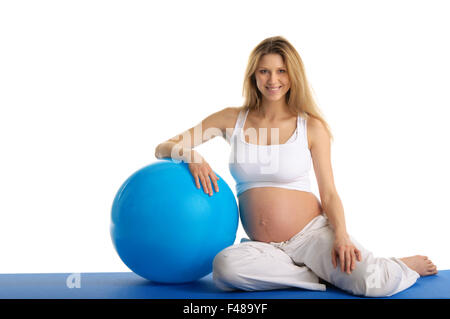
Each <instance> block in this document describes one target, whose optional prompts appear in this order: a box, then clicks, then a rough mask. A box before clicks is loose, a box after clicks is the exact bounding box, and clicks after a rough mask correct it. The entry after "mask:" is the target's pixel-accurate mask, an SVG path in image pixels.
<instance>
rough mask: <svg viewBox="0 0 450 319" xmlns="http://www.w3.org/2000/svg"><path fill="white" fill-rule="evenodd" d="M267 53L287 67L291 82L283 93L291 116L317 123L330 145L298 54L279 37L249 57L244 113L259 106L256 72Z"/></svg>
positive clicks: (261, 45) (254, 51) (262, 42)
mask: <svg viewBox="0 0 450 319" xmlns="http://www.w3.org/2000/svg"><path fill="white" fill-rule="evenodd" d="M269 53H277V54H280V55H281V57H282V58H283V62H284V63H285V64H286V68H287V72H288V75H289V80H290V84H291V85H290V89H289V91H288V92H287V93H286V95H285V97H286V104H287V105H288V108H289V111H290V112H291V113H292V114H296V115H300V116H303V117H304V118H305V119H309V118H310V117H313V118H316V119H318V120H319V121H320V122H322V124H323V125H324V127H325V129H326V131H327V133H328V135H329V136H330V140H331V141H333V134H332V133H331V129H330V127H329V125H328V123H327V121H325V119H324V116H323V114H322V112H321V110H320V109H319V107H318V106H317V104H316V102H315V100H314V97H313V93H312V92H313V91H312V88H311V86H310V84H309V82H308V80H307V78H306V74H305V68H304V66H303V61H302V59H301V58H300V55H299V54H298V52H297V50H296V49H295V48H294V46H293V45H292V44H291V43H289V41H288V40H286V39H285V38H284V37H282V36H274V37H270V38H267V39H264V40H263V41H261V42H260V43H259V44H258V45H257V46H256V47H255V48H254V49H253V50H252V52H251V53H250V57H249V59H248V64H247V69H246V70H245V77H244V85H243V91H242V95H243V97H244V99H245V100H244V104H243V106H242V108H243V109H245V110H247V109H255V110H257V111H259V109H260V106H261V92H260V91H259V89H258V88H257V86H256V78H255V70H256V67H257V66H258V63H259V61H260V59H261V58H262V57H263V56H264V55H265V54H269Z"/></svg>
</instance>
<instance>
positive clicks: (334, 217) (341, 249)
mask: <svg viewBox="0 0 450 319" xmlns="http://www.w3.org/2000/svg"><path fill="white" fill-rule="evenodd" d="M322 208H323V211H324V213H325V214H326V215H327V217H328V221H329V222H330V224H331V226H332V228H333V230H334V235H335V236H334V244H333V249H332V251H331V260H332V262H333V266H334V268H336V267H337V259H338V258H339V263H340V266H341V271H342V272H344V271H345V272H347V273H348V274H350V273H351V272H352V271H353V270H355V267H356V261H361V252H360V251H359V249H358V248H356V247H355V245H354V244H353V243H352V241H351V240H350V237H349V236H348V233H347V229H346V226H345V217H344V208H343V206H342V202H341V199H340V198H339V195H338V194H337V193H336V194H334V195H332V196H330V197H328V199H327V200H326V201H325V202H324V203H322Z"/></svg>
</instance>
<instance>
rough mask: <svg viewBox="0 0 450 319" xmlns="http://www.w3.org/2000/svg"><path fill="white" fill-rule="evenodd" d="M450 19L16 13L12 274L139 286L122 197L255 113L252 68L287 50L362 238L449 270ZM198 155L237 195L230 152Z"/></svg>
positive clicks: (395, 4)
mask: <svg viewBox="0 0 450 319" xmlns="http://www.w3.org/2000/svg"><path fill="white" fill-rule="evenodd" d="M446 5H448V2H446V1H430V0H426V1H425V0H423V1H410V0H409V1H392V0H390V1H360V0H358V1H342V0H341V1H279V0H277V1H262V0H258V1H230V0H227V1H220V2H219V1H192V0H190V1H2V2H1V3H0V107H1V111H0V112H1V113H0V133H1V135H0V136H1V137H0V138H1V140H0V143H1V144H0V147H1V155H0V156H1V157H0V160H1V165H0V196H1V200H0V272H1V273H21V272H30V273H37V272H109V271H128V268H127V267H126V266H125V265H124V264H123V263H122V262H121V260H120V259H119V257H118V255H117V254H116V252H115V251H114V248H113V246H112V242H111V238H110V234H109V222H110V210H111V204H112V200H113V198H114V195H115V193H116V191H117V190H118V188H119V187H120V185H121V184H122V182H123V181H124V180H125V179H126V178H127V177H128V176H129V175H130V174H131V173H133V172H134V171H136V170H137V169H139V168H141V167H143V166H145V165H147V164H149V163H151V162H154V161H156V158H155V157H154V150H155V147H156V146H157V145H158V144H159V143H161V142H163V141H164V140H166V139H168V138H170V137H172V136H174V135H176V134H178V133H180V132H182V131H184V130H186V129H188V128H190V127H192V126H194V125H196V124H198V123H199V122H200V121H201V120H202V119H203V118H204V117H206V116H208V115H209V114H211V113H213V112H216V111H218V110H220V109H222V108H224V107H226V106H237V105H240V104H241V103H242V101H243V98H242V82H243V75H244V70H245V67H246V63H247V59H248V56H249V54H250V51H251V50H252V49H253V48H254V47H255V46H256V45H257V44H258V43H259V42H260V41H261V40H263V39H264V38H266V37H269V36H274V35H282V36H284V37H286V38H287V39H288V40H289V41H290V42H291V43H292V44H293V45H294V46H295V47H296V48H297V50H298V51H299V53H300V55H301V56H302V58H303V61H304V63H305V66H306V72H307V75H308V76H309V79H310V81H311V84H312V86H313V88H314V91H315V94H316V96H317V100H318V103H319V106H320V107H321V109H322V110H323V112H324V114H325V116H326V119H327V120H328V122H329V123H330V126H331V128H332V130H333V133H334V135H335V143H334V144H333V146H332V162H333V171H334V177H335V182H336V186H337V189H338V193H339V195H340V196H341V199H342V202H343V205H344V210H345V216H346V221H347V227H348V231H349V233H350V234H351V235H353V236H354V237H355V238H357V239H358V240H359V242H361V244H363V245H364V246H366V248H368V249H370V250H372V251H373V252H374V253H375V254H376V255H382V256H386V257H387V256H396V257H404V256H409V255H414V254H423V255H427V256H429V257H430V259H432V260H433V261H434V263H435V264H436V265H437V266H438V269H448V268H450V255H449V253H448V249H447V244H448V243H449V242H450V231H449V223H450V217H449V216H450V208H449V206H447V202H446V198H448V189H449V186H448V180H449V179H450V169H449V166H448V163H449V162H450V152H449V147H448V145H449V142H448V139H449V137H450V128H449V125H448V116H449V115H450V111H449V108H450V96H449V94H448V92H449V91H448V90H449V84H450V80H449V74H450V62H449V59H448V57H449V56H450V45H449V42H448V40H446V39H447V36H448V30H450V20H448V12H449V10H448V7H446ZM196 149H197V150H198V151H199V152H200V153H201V154H202V155H203V156H204V157H205V158H206V159H207V161H208V162H209V163H210V165H211V167H212V168H213V169H214V170H215V171H216V172H217V173H218V174H219V175H221V176H222V177H223V179H224V180H225V181H226V182H227V183H228V185H230V187H231V188H232V189H233V191H234V192H235V184H234V180H233V178H232V177H231V175H230V173H229V171H228V156H229V151H230V147H229V146H228V144H227V143H226V142H225V141H224V140H220V139H219V138H216V139H213V140H211V141H209V142H207V143H205V144H203V145H201V146H199V147H197V148H196ZM311 179H312V180H311V181H312V184H313V191H314V193H315V194H316V195H318V189H317V184H316V180H315V177H314V173H313V172H311ZM243 236H245V232H244V231H243V229H242V227H241V226H239V229H238V234H237V240H239V239H240V238H241V237H243Z"/></svg>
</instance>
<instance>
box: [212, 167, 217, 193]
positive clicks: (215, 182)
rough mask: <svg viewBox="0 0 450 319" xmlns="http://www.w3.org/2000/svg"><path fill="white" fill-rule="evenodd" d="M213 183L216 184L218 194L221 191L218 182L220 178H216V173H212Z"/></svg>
mask: <svg viewBox="0 0 450 319" xmlns="http://www.w3.org/2000/svg"><path fill="white" fill-rule="evenodd" d="M212 176H213V177H212V178H211V179H212V181H213V183H214V189H215V190H216V193H217V192H218V191H219V184H217V181H218V180H219V178H218V177H217V176H216V174H214V172H212Z"/></svg>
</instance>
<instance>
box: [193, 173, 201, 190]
mask: <svg viewBox="0 0 450 319" xmlns="http://www.w3.org/2000/svg"><path fill="white" fill-rule="evenodd" d="M194 179H195V186H197V188H199V189H200V180H199V178H198V174H195V175H194Z"/></svg>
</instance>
